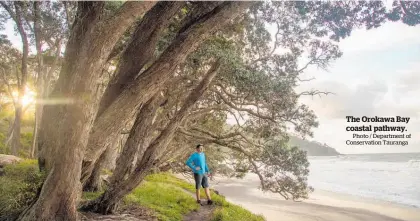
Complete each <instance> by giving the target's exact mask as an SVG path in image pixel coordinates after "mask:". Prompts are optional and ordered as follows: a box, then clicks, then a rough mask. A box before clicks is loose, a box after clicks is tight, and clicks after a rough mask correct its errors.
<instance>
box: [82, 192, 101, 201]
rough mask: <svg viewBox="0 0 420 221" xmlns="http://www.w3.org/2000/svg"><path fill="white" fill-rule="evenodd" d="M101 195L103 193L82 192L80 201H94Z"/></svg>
mask: <svg viewBox="0 0 420 221" xmlns="http://www.w3.org/2000/svg"><path fill="white" fill-rule="evenodd" d="M102 193H103V192H102V191H101V192H83V194H82V199H83V200H86V201H89V200H94V199H97V198H98V197H100V196H101V195H102Z"/></svg>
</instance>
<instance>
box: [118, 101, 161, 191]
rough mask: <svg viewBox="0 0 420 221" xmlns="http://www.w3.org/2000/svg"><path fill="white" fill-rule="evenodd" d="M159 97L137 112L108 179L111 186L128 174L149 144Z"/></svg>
mask: <svg viewBox="0 0 420 221" xmlns="http://www.w3.org/2000/svg"><path fill="white" fill-rule="evenodd" d="M159 100H160V99H159V95H158V94H157V95H155V96H154V97H153V98H152V99H150V100H149V101H148V102H147V103H146V104H145V105H144V106H143V107H142V108H141V110H140V111H139V113H138V115H137V117H136V121H135V122H134V125H133V127H132V128H131V130H130V135H129V136H128V139H127V141H126V142H125V145H124V148H123V150H122V152H121V154H120V156H119V157H118V160H117V165H116V167H115V170H114V173H113V175H112V177H111V179H110V183H111V185H113V184H114V183H117V182H120V181H121V180H123V179H125V178H126V175H128V174H130V172H131V170H132V166H133V161H134V160H135V158H136V156H139V155H140V156H141V155H142V153H143V152H144V151H145V148H146V147H147V145H148V144H149V142H150V136H151V134H152V132H153V130H152V123H153V118H154V116H155V115H156V110H157V109H158V107H159V105H158V101H159Z"/></svg>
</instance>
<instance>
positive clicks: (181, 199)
mask: <svg viewBox="0 0 420 221" xmlns="http://www.w3.org/2000/svg"><path fill="white" fill-rule="evenodd" d="M125 201H126V202H128V203H138V204H139V205H141V206H144V207H147V208H150V209H152V210H153V211H155V213H156V216H157V218H158V219H159V220H162V221H181V220H182V219H183V216H184V215H186V214H188V213H190V212H191V211H194V210H197V209H198V204H197V203H196V202H195V200H194V199H193V198H192V197H191V196H190V195H188V194H187V193H185V192H184V191H182V190H180V189H177V188H174V187H173V186H172V185H171V184H164V183H157V182H144V183H143V184H141V185H140V186H139V187H137V188H136V189H135V190H134V191H133V192H132V193H131V194H129V195H128V196H126V198H125Z"/></svg>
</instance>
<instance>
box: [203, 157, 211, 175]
mask: <svg viewBox="0 0 420 221" xmlns="http://www.w3.org/2000/svg"><path fill="white" fill-rule="evenodd" d="M204 163H205V166H206V168H205V169H204V172H206V173H210V170H209V166H208V165H207V159H206V158H204Z"/></svg>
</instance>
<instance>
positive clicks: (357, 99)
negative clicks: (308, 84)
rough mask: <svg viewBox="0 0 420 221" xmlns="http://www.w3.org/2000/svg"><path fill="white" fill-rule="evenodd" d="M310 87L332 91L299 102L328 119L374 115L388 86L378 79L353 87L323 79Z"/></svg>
mask: <svg viewBox="0 0 420 221" xmlns="http://www.w3.org/2000/svg"><path fill="white" fill-rule="evenodd" d="M312 88H315V89H317V90H320V91H328V92H332V93H334V94H333V95H328V96H321V97H304V98H302V99H301V102H302V103H304V104H307V105H308V106H309V107H311V108H312V109H313V110H314V111H315V113H316V114H317V115H318V116H322V117H327V118H328V119H334V118H340V119H343V118H345V116H365V115H366V116H372V115H375V114H376V113H375V112H376V111H375V109H376V106H377V104H378V103H379V102H381V100H382V99H383V97H384V96H385V94H386V93H387V92H388V86H387V85H386V84H384V83H382V82H378V81H371V82H368V83H365V84H360V85H357V86H356V87H354V88H350V87H349V86H347V85H346V84H344V83H340V82H336V81H324V82H320V83H318V84H314V85H312ZM301 89H303V88H301ZM308 89H309V88H307V89H306V90H308ZM303 90H305V89H303Z"/></svg>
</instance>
